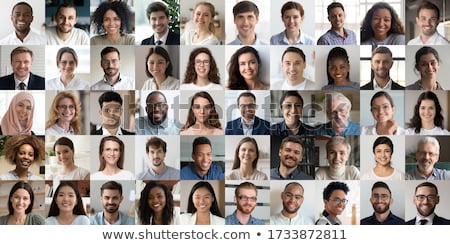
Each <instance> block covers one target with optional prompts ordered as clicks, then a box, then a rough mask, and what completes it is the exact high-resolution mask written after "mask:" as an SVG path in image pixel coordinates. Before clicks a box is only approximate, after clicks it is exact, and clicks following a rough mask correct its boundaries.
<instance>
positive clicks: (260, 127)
mask: <svg viewBox="0 0 450 245" xmlns="http://www.w3.org/2000/svg"><path fill="white" fill-rule="evenodd" d="M237 105H238V107H239V112H240V113H241V117H239V118H236V119H234V120H232V121H229V122H227V127H226V129H225V134H226V135H270V122H268V121H266V120H264V119H261V118H259V117H257V116H256V115H255V112H256V108H257V106H258V105H257V104H256V96H255V95H254V94H253V93H251V92H243V93H241V94H239V96H238V98H237Z"/></svg>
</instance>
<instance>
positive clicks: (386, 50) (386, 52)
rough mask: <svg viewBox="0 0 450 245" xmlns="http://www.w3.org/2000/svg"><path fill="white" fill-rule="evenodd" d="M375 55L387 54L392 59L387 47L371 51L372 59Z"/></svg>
mask: <svg viewBox="0 0 450 245" xmlns="http://www.w3.org/2000/svg"><path fill="white" fill-rule="evenodd" d="M375 54H387V55H389V56H390V57H391V58H392V52H391V50H390V49H389V48H388V47H385V46H378V47H376V48H375V49H374V50H373V51H372V57H373V56H374V55H375Z"/></svg>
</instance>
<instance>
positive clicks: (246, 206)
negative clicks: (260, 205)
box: [234, 188, 257, 214]
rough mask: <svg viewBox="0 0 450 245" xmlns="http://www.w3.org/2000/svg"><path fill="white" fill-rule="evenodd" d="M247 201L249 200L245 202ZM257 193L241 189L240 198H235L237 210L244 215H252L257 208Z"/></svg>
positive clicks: (252, 190)
mask: <svg viewBox="0 0 450 245" xmlns="http://www.w3.org/2000/svg"><path fill="white" fill-rule="evenodd" d="M245 199H247V200H245ZM256 200H257V197H256V191H255V190H254V189H249V188H240V189H239V194H238V196H237V197H236V196H235V197H234V201H235V202H236V204H237V210H239V211H240V212H241V213H243V214H251V213H252V212H253V210H254V209H255V207H256Z"/></svg>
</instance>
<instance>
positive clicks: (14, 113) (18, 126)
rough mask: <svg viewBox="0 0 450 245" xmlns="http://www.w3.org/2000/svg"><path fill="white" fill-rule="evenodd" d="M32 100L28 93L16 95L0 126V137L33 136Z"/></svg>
mask: <svg viewBox="0 0 450 245" xmlns="http://www.w3.org/2000/svg"><path fill="white" fill-rule="evenodd" d="M33 114H34V98H33V95H32V94H30V93H29V92H25V91H23V92H19V93H18V94H16V95H15V96H14V97H13V99H12V100H11V103H9V107H8V110H7V111H6V113H5V115H4V116H3V118H2V121H1V124H0V135H19V134H28V135H30V134H33V135H34V133H33V131H31V127H32V126H33Z"/></svg>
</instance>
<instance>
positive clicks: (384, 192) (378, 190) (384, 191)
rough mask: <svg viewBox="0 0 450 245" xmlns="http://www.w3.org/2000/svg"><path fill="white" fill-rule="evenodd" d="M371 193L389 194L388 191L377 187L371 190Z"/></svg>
mask: <svg viewBox="0 0 450 245" xmlns="http://www.w3.org/2000/svg"><path fill="white" fill-rule="evenodd" d="M372 193H377V194H389V190H388V189H386V188H384V187H377V188H374V189H373V190H372Z"/></svg>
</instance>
